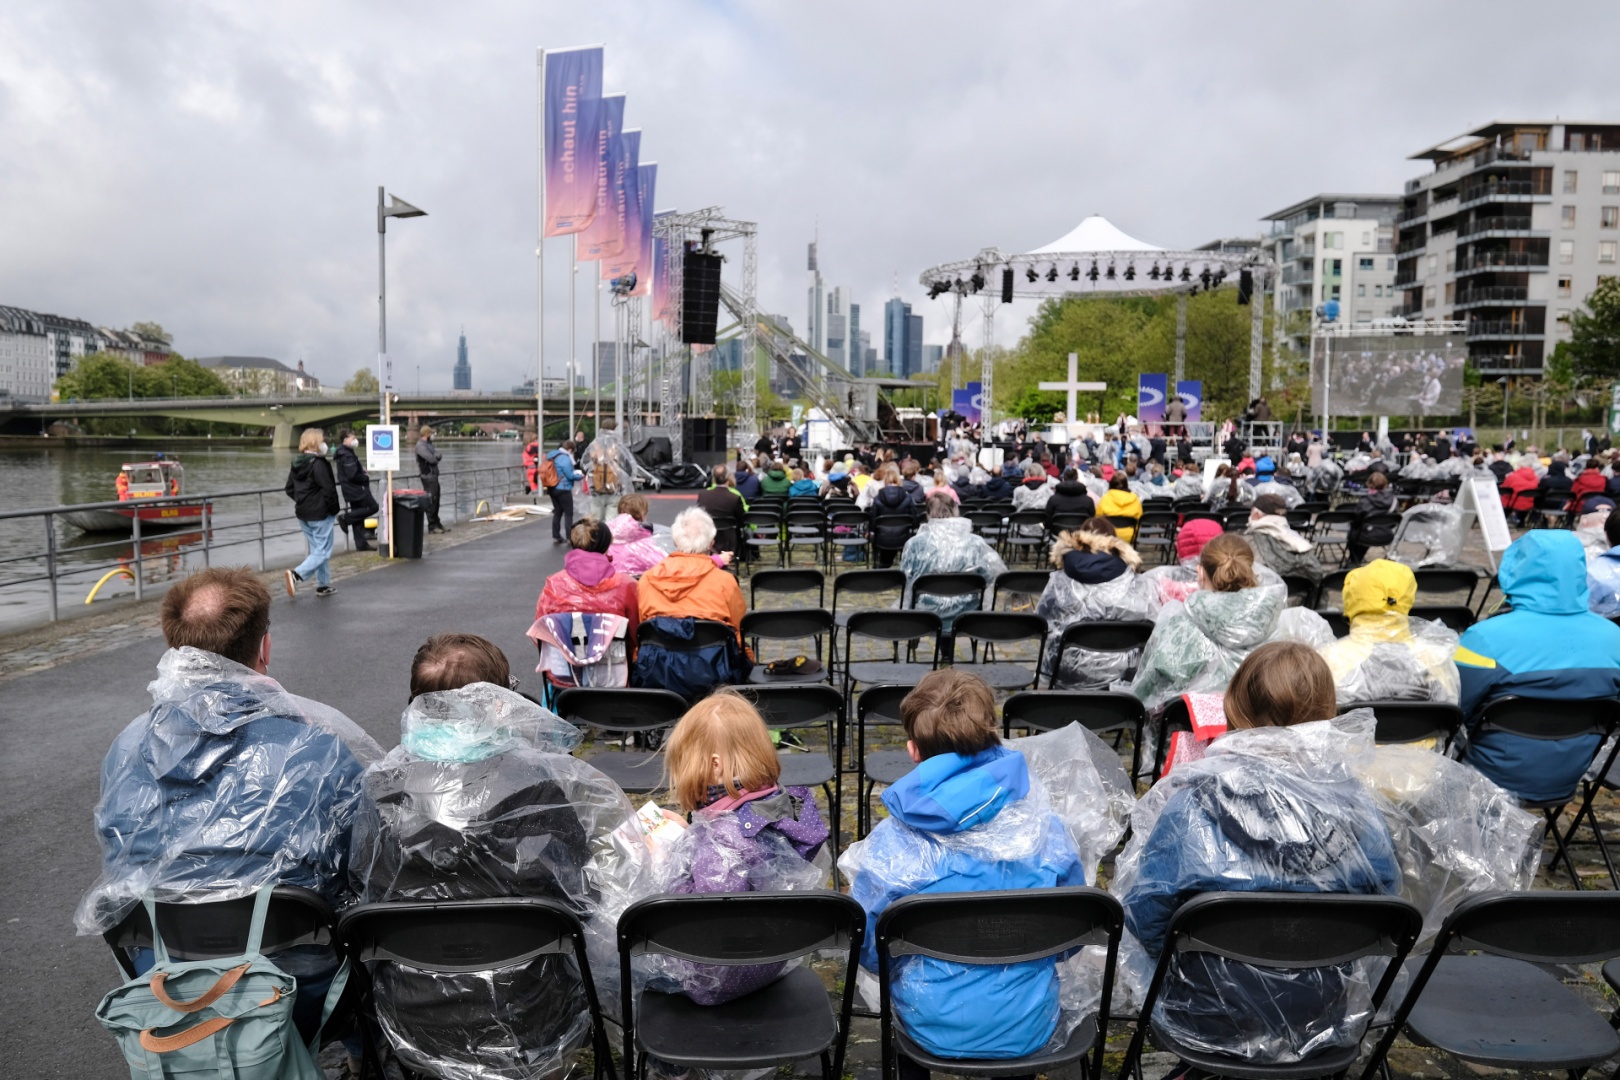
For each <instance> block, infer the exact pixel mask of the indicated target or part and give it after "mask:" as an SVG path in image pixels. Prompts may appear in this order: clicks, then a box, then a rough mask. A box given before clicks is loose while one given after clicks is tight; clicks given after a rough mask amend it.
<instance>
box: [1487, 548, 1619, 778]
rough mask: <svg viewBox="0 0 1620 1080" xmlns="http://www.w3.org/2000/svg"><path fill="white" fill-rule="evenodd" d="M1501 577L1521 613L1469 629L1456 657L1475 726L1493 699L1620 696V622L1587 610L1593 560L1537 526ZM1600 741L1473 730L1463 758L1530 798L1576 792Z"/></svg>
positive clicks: (1510, 552) (1509, 557)
mask: <svg viewBox="0 0 1620 1080" xmlns="http://www.w3.org/2000/svg"><path fill="white" fill-rule="evenodd" d="M1497 580H1498V582H1499V583H1500V585H1501V589H1502V592H1503V594H1505V595H1506V596H1507V602H1508V604H1509V605H1510V606H1511V607H1512V608H1513V610H1512V611H1509V612H1506V613H1504V614H1501V615H1497V616H1495V617H1494V618H1490V619H1486V620H1485V621H1484V622H1481V623H1476V624H1475V625H1473V626H1471V627H1469V628H1468V630H1467V631H1465V632H1464V633H1463V635H1462V640H1461V642H1460V643H1459V645H1458V648H1457V653H1456V663H1457V673H1458V675H1459V676H1460V677H1461V680H1462V695H1461V700H1460V701H1459V702H1458V704H1459V705H1461V706H1462V710H1463V712H1464V713H1465V714H1466V715H1467V717H1468V721H1469V724H1470V725H1471V726H1472V725H1476V724H1477V721H1478V719H1479V713H1480V709H1481V707H1482V706H1484V704H1485V703H1486V702H1487V701H1489V700H1491V699H1492V698H1498V697H1504V696H1506V695H1508V694H1520V695H1525V696H1529V697H1546V698H1558V699H1563V700H1573V699H1577V698H1602V697H1614V696H1615V695H1616V694H1620V626H1616V625H1615V624H1613V623H1611V622H1610V621H1609V620H1607V619H1605V618H1603V617H1602V616H1600V615H1594V614H1592V613H1591V612H1590V611H1588V610H1587V605H1588V599H1589V597H1588V593H1587V585H1586V558H1585V554H1584V552H1583V550H1582V548H1581V542H1580V540H1578V539H1576V537H1575V534H1574V533H1572V532H1568V531H1565V530H1563V529H1536V530H1533V531H1531V532H1528V533H1525V534H1524V535H1523V536H1521V537H1519V539H1518V540H1516V541H1514V543H1513V545H1512V546H1511V547H1509V548H1508V549H1507V551H1506V552H1504V553H1503V555H1502V565H1501V568H1500V569H1499V571H1498V572H1497ZM1598 741H1599V740H1598V736H1596V735H1583V736H1579V737H1577V738H1573V739H1557V740H1541V739H1526V738H1522V737H1520V736H1517V735H1510V734H1506V733H1504V732H1490V731H1479V730H1478V729H1477V727H1473V728H1472V730H1471V732H1470V741H1469V746H1468V749H1467V750H1466V751H1465V753H1464V755H1463V760H1464V761H1467V762H1468V763H1470V764H1471V765H1473V766H1474V767H1475V768H1477V769H1478V770H1479V771H1480V772H1482V773H1484V774H1485V775H1486V776H1488V777H1490V778H1491V779H1492V780H1494V781H1496V782H1497V783H1498V784H1500V785H1502V786H1503V787H1505V788H1507V789H1508V790H1509V791H1511V792H1513V793H1514V794H1516V795H1518V796H1519V797H1520V798H1521V799H1526V800H1543V799H1558V798H1562V797H1564V796H1566V795H1568V794H1570V792H1572V791H1573V790H1574V789H1575V787H1576V784H1577V782H1578V781H1579V780H1580V777H1581V774H1582V773H1584V772H1585V771H1586V768H1587V766H1588V765H1589V764H1591V761H1592V756H1593V755H1594V754H1595V753H1596V752H1597V746H1598Z"/></svg>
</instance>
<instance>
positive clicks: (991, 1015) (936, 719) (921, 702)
mask: <svg viewBox="0 0 1620 1080" xmlns="http://www.w3.org/2000/svg"><path fill="white" fill-rule="evenodd" d="M900 716H901V721H902V723H903V724H904V726H905V731H906V739H907V742H906V748H907V750H908V751H909V752H910V753H911V758H912V760H913V761H915V762H917V767H916V768H915V769H913V770H912V771H911V772H910V773H909V774H907V775H906V776H905V777H904V778H902V779H901V780H900V781H899V782H897V783H895V784H894V785H893V786H891V787H890V788H889V789H888V790H887V791H885V792H884V793H883V804H884V805H885V806H886V807H888V809H889V814H890V815H891V816H890V817H888V818H886V819H884V820H883V821H880V822H879V823H878V824H877V827H876V828H874V829H873V830H872V832H871V834H870V835H869V836H868V837H867V838H866V840H865V841H863V842H862V843H861V845H859V850H858V851H857V852H855V853H854V854H853V857H852V856H851V855H846V857H845V858H846V862H845V868H846V869H848V868H849V867H850V866H854V867H855V872H854V875H853V881H852V886H851V890H850V895H851V896H853V897H854V898H855V899H856V900H857V901H859V902H860V905H861V906H862V907H863V908H865V909H866V920H867V933H866V944H865V945H864V947H863V949H862V954H861V966H862V967H863V968H865V969H866V970H867V971H869V972H871V973H873V974H876V972H877V966H878V961H877V945H876V942H877V937H876V932H875V931H876V927H877V920H878V916H880V915H881V914H883V912H884V910H885V909H886V908H887V907H888V906H889V905H890V904H892V903H894V902H895V901H896V900H899V899H901V898H902V897H905V896H909V895H911V894H912V893H919V892H923V893H952V892H976V891H981V890H992V889H1037V888H1050V887H1054V886H1061V885H1084V884H1085V883H1086V882H1085V870H1084V868H1083V867H1082V865H1081V861H1080V856H1079V855H1078V854H1077V853H1076V851H1075V847H1074V842H1073V840H1072V839H1071V838H1070V835H1069V832H1068V830H1067V829H1066V828H1065V827H1064V825H1063V823H1062V821H1061V820H1059V818H1058V817H1057V815H1056V814H1054V813H1053V812H1052V808H1051V805H1050V803H1049V802H1048V800H1047V798H1046V795H1045V794H1044V792H1043V791H1042V790H1041V789H1040V788H1039V787H1038V786H1036V787H1035V788H1034V789H1032V787H1031V777H1030V769H1029V766H1028V764H1027V763H1026V762H1025V760H1024V755H1023V754H1021V753H1019V752H1018V751H1016V750H1010V749H1008V748H1007V747H1005V746H1003V745H1002V744H1001V739H1000V737H999V736H998V735H997V733H996V727H997V724H996V712H995V701H994V698H993V697H992V695H991V692H990V688H989V687H988V686H986V685H985V683H984V681H983V680H982V679H980V678H978V677H977V676H975V675H970V674H967V673H966V672H963V671H959V670H955V669H952V668H944V669H941V670H939V671H934V672H930V673H929V674H928V675H925V676H924V677H923V678H922V680H921V681H920V682H918V684H917V688H916V689H915V690H913V691H912V692H911V693H910V694H908V695H906V698H905V700H904V701H903V702H902V703H901V706H900ZM1056 966H1057V961H1056V959H1055V958H1047V959H1043V960H1031V961H1027V962H1025V963H1019V964H1006V965H970V964H957V963H951V962H947V961H942V960H936V959H933V958H931V957H923V956H908V957H900V958H898V959H896V961H895V962H894V965H893V967H892V969H891V972H890V978H891V996H892V1000H893V1004H894V1010H895V1017H896V1019H897V1021H898V1022H899V1024H900V1026H901V1029H902V1030H903V1031H904V1032H905V1034H906V1035H907V1037H909V1038H910V1039H911V1040H912V1041H913V1042H915V1043H916V1044H917V1045H918V1046H920V1047H922V1048H923V1049H924V1050H927V1051H928V1052H929V1053H932V1054H936V1055H939V1056H941V1057H952V1058H1017V1057H1024V1056H1026V1055H1029V1054H1033V1053H1035V1052H1037V1051H1039V1050H1040V1049H1041V1048H1042V1047H1044V1046H1046V1045H1047V1043H1048V1042H1049V1041H1050V1040H1051V1039H1052V1037H1053V1035H1054V1033H1055V1032H1056V1031H1057V1027H1058V1022H1059V1016H1060V1010H1059V1006H1058V976H1057V970H1056ZM900 1066H901V1076H902V1077H903V1078H904V1080H914V1078H921V1077H926V1076H927V1072H926V1070H924V1069H922V1068H920V1067H918V1066H917V1065H915V1063H913V1062H911V1061H910V1059H908V1058H904V1057H902V1058H901V1061H900Z"/></svg>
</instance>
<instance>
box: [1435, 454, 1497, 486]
mask: <svg viewBox="0 0 1620 1080" xmlns="http://www.w3.org/2000/svg"><path fill="white" fill-rule="evenodd" d="M1436 468H1437V469H1438V470H1439V473H1440V478H1441V479H1446V480H1452V479H1460V478H1461V477H1464V476H1472V475H1473V474H1474V459H1473V458H1465V457H1462V456H1461V455H1458V454H1453V455H1452V456H1451V457H1448V458H1446V460H1444V461H1442V462H1441V463H1440V464H1439V465H1437V466H1436ZM1492 479H1495V478H1494V477H1493V478H1492Z"/></svg>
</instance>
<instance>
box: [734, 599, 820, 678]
mask: <svg viewBox="0 0 1620 1080" xmlns="http://www.w3.org/2000/svg"><path fill="white" fill-rule="evenodd" d="M836 632H837V631H836V630H835V629H834V628H833V617H832V612H830V611H828V610H827V609H825V608H797V609H789V610H785V611H750V612H749V613H748V614H746V615H744V616H743V617H742V636H743V640H744V641H746V642H748V644H749V647H750V648H752V649H753V650H754V669H753V670H752V671H750V672H749V673H748V681H749V682H750V683H757V684H759V685H761V686H773V685H777V684H781V683H822V682H830V681H831V678H832V672H831V670H830V669H829V668H828V667H827V666H826V665H825V664H819V663H818V666H819V667H820V668H821V670H819V671H814V672H806V673H803V674H800V673H794V672H788V673H785V674H781V675H773V674H771V673H770V672H769V671H768V670H766V666H765V665H766V664H767V663H768V662H769V661H770V659H774V658H768V657H766V656H765V655H764V654H763V653H762V652H761V651H760V642H762V641H794V642H801V641H810V642H814V643H815V658H816V660H817V661H818V662H819V661H820V660H821V659H822V650H821V642H822V639H823V638H828V637H831V636H833V634H835V633H836ZM783 659H785V657H784V658H783Z"/></svg>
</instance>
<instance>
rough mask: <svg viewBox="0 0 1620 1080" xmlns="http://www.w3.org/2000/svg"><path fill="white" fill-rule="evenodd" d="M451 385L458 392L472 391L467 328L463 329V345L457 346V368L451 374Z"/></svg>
mask: <svg viewBox="0 0 1620 1080" xmlns="http://www.w3.org/2000/svg"><path fill="white" fill-rule="evenodd" d="M450 385H451V388H452V389H456V390H471V389H472V364H471V363H469V362H468V360H467V328H466V327H462V329H461V344H459V345H457V346H456V366H455V370H454V371H452V372H451V373H450Z"/></svg>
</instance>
